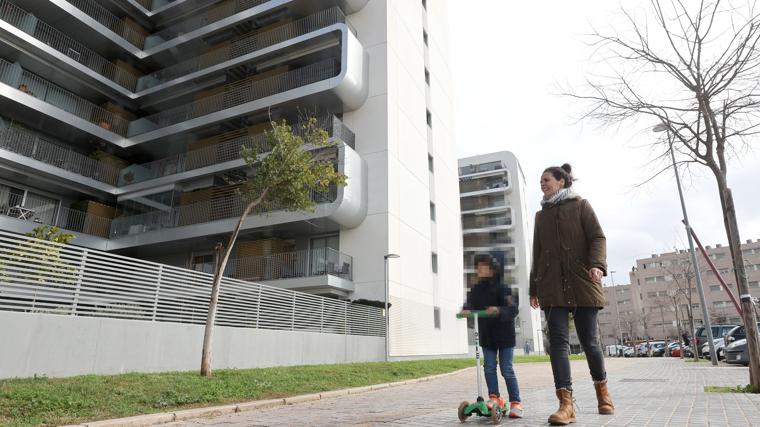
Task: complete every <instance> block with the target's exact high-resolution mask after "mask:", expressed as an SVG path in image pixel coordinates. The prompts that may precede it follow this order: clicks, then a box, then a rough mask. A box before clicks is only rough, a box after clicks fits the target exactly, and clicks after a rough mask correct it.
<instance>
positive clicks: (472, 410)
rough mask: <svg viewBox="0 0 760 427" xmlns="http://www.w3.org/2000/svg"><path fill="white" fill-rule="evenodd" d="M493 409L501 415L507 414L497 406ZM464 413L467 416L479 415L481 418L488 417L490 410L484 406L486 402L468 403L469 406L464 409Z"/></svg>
mask: <svg viewBox="0 0 760 427" xmlns="http://www.w3.org/2000/svg"><path fill="white" fill-rule="evenodd" d="M495 409H496V410H498V411H499V412H501V413H505V412H507V409H506V408H502V407H499V406H496V407H495ZM464 413H465V415H467V416H470V415H479V416H481V417H490V416H491V409H489V408H488V406H487V405H486V402H474V403H470V404H469V405H467V407H466V408H464Z"/></svg>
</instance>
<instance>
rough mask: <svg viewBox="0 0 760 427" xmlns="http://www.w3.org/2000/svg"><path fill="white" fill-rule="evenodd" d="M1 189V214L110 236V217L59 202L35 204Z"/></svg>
mask: <svg viewBox="0 0 760 427" xmlns="http://www.w3.org/2000/svg"><path fill="white" fill-rule="evenodd" d="M3 192H4V190H3V189H0V200H3V203H2V204H0V215H5V216H8V217H11V218H16V219H18V220H19V221H31V222H34V223H37V224H45V225H55V226H57V227H60V228H63V229H66V230H69V231H75V232H78V233H84V234H89V235H92V236H99V237H106V238H107V237H108V234H109V232H110V229H111V220H110V219H109V218H105V217H101V216H97V215H92V214H89V213H87V212H82V211H78V210H74V209H69V208H64V207H62V206H58V204H57V203H56V204H46V205H42V206H34V205H30V204H28V203H29V202H28V201H27V203H25V200H24V197H23V196H22V195H20V194H3Z"/></svg>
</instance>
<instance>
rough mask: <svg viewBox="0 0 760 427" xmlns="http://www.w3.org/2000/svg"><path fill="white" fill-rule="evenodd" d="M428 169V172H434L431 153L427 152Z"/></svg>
mask: <svg viewBox="0 0 760 427" xmlns="http://www.w3.org/2000/svg"><path fill="white" fill-rule="evenodd" d="M428 170H429V171H430V172H435V167H434V166H433V156H432V155H431V154H428Z"/></svg>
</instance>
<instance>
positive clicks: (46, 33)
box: [0, 0, 137, 91]
mask: <svg viewBox="0 0 760 427" xmlns="http://www.w3.org/2000/svg"><path fill="white" fill-rule="evenodd" d="M0 19H2V20H3V21H5V22H8V23H9V24H11V25H13V26H14V27H16V28H18V29H20V30H21V31H23V32H25V33H27V34H29V35H31V36H32V37H34V38H36V39H37V40H39V41H41V42H43V43H45V44H46V45H48V46H50V47H52V48H53V49H55V50H57V51H58V52H61V53H63V54H64V55H66V56H68V57H69V58H71V59H73V60H74V61H76V62H78V63H80V64H82V65H84V66H85V67H87V68H89V69H91V70H93V71H95V72H96V73H98V74H100V75H102V76H104V77H106V78H107V79H109V80H112V81H113V82H115V83H118V84H119V85H121V86H123V87H125V88H127V89H129V90H131V91H134V90H135V88H136V87H137V76H135V75H134V74H132V73H130V72H128V71H126V70H124V69H123V68H121V67H118V66H116V64H114V63H112V62H110V61H108V60H107V59H105V58H103V57H102V56H100V55H98V54H97V53H95V52H94V51H92V50H90V49H89V48H87V47H86V46H84V45H83V44H82V43H79V42H78V41H76V40H74V39H72V38H71V37H69V36H67V35H66V34H65V33H63V32H61V31H59V30H57V29H55V28H54V27H52V26H50V25H48V24H47V23H45V22H43V21H41V20H39V18H37V17H36V16H34V15H33V14H31V13H29V12H27V11H25V10H24V9H21V8H20V7H18V6H16V5H15V4H13V3H11V2H10V1H8V0H0Z"/></svg>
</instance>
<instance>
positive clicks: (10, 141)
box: [0, 125, 119, 185]
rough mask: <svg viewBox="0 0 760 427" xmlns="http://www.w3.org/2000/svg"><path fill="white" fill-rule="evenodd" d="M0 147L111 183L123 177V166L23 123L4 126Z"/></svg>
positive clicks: (1, 131)
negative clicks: (22, 125) (68, 144)
mask: <svg viewBox="0 0 760 427" xmlns="http://www.w3.org/2000/svg"><path fill="white" fill-rule="evenodd" d="M0 148H2V149H4V150H8V151H12V152H14V153H17V154H20V155H22V156H24V157H29V158H32V159H35V160H38V161H40V162H43V163H46V164H48V165H51V166H55V167H57V168H60V169H65V170H67V171H69V172H73V173H75V174H78V175H81V176H84V177H87V178H92V179H96V180H98V181H100V182H105V183H107V184H111V185H116V184H117V181H118V179H119V169H118V168H116V167H115V166H112V165H109V164H106V163H103V162H99V161H97V160H95V159H91V158H89V157H87V156H85V155H83V154H80V153H77V152H76V151H73V150H72V149H71V148H68V147H66V146H64V145H63V144H59V143H57V142H56V141H55V140H54V139H52V138H48V137H47V136H45V135H42V134H39V133H37V132H34V131H32V130H30V129H26V128H23V127H20V126H16V125H11V126H8V127H7V128H4V129H0Z"/></svg>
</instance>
